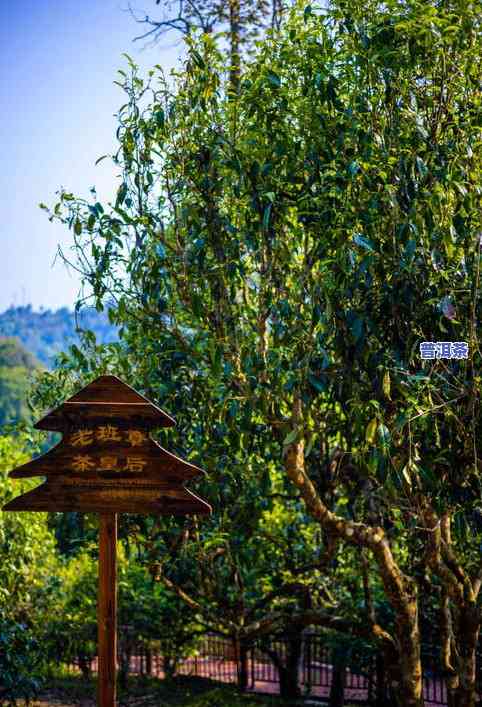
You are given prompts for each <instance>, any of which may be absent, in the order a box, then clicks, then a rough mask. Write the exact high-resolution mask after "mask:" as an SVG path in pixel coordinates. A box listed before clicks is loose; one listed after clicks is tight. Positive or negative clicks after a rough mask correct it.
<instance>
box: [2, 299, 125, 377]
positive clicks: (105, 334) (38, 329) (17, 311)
mask: <svg viewBox="0 0 482 707" xmlns="http://www.w3.org/2000/svg"><path fill="white" fill-rule="evenodd" d="M77 326H78V327H80V328H81V329H89V330H90V331H92V332H93V333H94V334H95V335H96V337H97V339H98V341H99V342H100V343H107V342H109V341H115V340H116V338H117V332H116V328H115V326H113V325H112V324H111V323H110V322H109V320H108V317H107V315H106V314H104V313H101V312H97V311H96V310H95V309H93V308H87V309H84V310H83V311H82V313H80V314H78V321H77V322H76V320H75V315H74V313H73V312H72V311H71V310H69V309H67V307H62V308H60V309H57V310H55V311H51V310H49V309H41V310H40V311H39V312H36V311H34V310H33V309H32V307H31V305H27V306H24V307H9V308H8V309H7V310H5V311H4V312H2V313H1V314H0V337H14V336H15V337H18V339H20V341H21V343H22V344H23V346H24V347H25V348H26V349H27V350H28V351H29V352H30V353H32V354H33V355H34V356H35V357H36V358H38V360H39V361H41V362H42V363H43V365H44V366H46V367H47V368H51V367H52V366H53V364H54V359H55V357H56V356H57V354H59V353H60V352H61V351H64V350H66V349H67V348H68V346H69V345H71V344H75V343H78V333H77Z"/></svg>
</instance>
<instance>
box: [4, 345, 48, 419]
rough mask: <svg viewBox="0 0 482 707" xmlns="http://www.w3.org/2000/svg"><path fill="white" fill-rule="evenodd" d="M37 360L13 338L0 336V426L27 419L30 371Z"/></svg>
mask: <svg viewBox="0 0 482 707" xmlns="http://www.w3.org/2000/svg"><path fill="white" fill-rule="evenodd" d="M39 366H40V363H39V361H38V360H37V359H36V358H35V356H33V355H32V354H31V353H30V352H29V351H27V350H26V349H25V348H24V347H23V346H22V344H21V343H20V341H19V340H18V339H15V338H5V339H2V338H0V426H2V425H5V424H9V423H13V422H18V421H20V420H27V419H28V417H29V409H28V407H27V403H26V398H27V390H28V386H29V382H30V373H31V372H32V371H33V370H35V368H38V367H39Z"/></svg>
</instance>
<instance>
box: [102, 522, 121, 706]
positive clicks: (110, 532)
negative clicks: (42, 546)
mask: <svg viewBox="0 0 482 707" xmlns="http://www.w3.org/2000/svg"><path fill="white" fill-rule="evenodd" d="M116 546H117V513H99V596H98V603H97V624H98V635H99V638H98V682H97V704H98V705H99V707H115V704H116V667H117V626H116V622H117V586H116V573H117V556H116V550H117V547H116Z"/></svg>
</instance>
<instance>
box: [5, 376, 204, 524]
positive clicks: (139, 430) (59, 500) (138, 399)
mask: <svg viewBox="0 0 482 707" xmlns="http://www.w3.org/2000/svg"><path fill="white" fill-rule="evenodd" d="M174 424H175V421H174V420H173V418H172V417H170V416H169V415H168V414H167V413H165V412H164V411H163V410H161V409H160V408H158V407H157V406H156V405H154V404H153V403H151V402H150V401H149V400H147V398H145V397H144V396H142V395H140V393H138V392H137V391H135V390H134V389H133V388H131V387H130V386H128V385H126V384H125V383H123V382H122V381H121V380H120V379H119V378H117V377H116V376H100V378H97V379H96V380H94V381H93V382H92V383H90V384H89V385H87V386H86V387H85V388H83V389H82V390H81V391H79V392H78V393H76V395H74V396H72V397H71V398H69V399H68V400H66V401H65V402H64V403H63V404H62V405H60V406H59V407H58V408H56V409H55V410H52V411H51V412H49V413H48V414H47V415H46V416H45V417H43V418H42V419H41V420H40V421H39V422H37V424H36V425H35V427H36V428H38V429H41V430H54V431H57V432H61V433H62V440H61V441H60V442H59V444H57V446H55V447H53V448H52V449H51V450H50V451H48V452H47V453H46V454H44V455H43V456H41V457H39V458H37V459H33V460H32V461H30V462H28V463H27V464H24V465H23V466H20V467H18V468H17V469H14V470H13V471H11V472H10V477H12V478H15V479H18V478H25V477H33V476H43V477H46V481H45V482H44V483H43V484H41V485H40V486H38V487H37V488H35V489H33V491H29V492H28V493H25V494H24V495H22V496H19V497H17V498H15V499H13V500H12V501H10V503H8V504H7V505H6V506H4V509H3V510H7V511H79V512H98V513H110V512H112V513H154V514H169V515H171V514H173V515H179V514H181V515H184V514H189V513H210V512H211V507H210V506H209V504H207V503H206V502H205V501H203V500H202V499H201V498H199V497H198V496H196V495H195V494H193V493H192V492H191V491H188V490H187V489H186V488H184V484H185V483H186V481H188V480H189V479H192V478H194V477H196V476H198V475H199V474H203V473H204V472H203V471H202V469H200V468H199V467H197V466H194V465H193V464H190V463H189V462H186V461H184V460H183V459H181V458H179V457H177V456H176V455H175V454H172V453H171V452H168V451H167V450H165V449H163V448H162V447H161V445H160V444H158V443H157V442H155V441H154V440H153V439H151V437H150V436H149V432H150V430H152V429H153V428H156V427H169V426H172V425H174Z"/></svg>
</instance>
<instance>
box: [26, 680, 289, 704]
mask: <svg viewBox="0 0 482 707" xmlns="http://www.w3.org/2000/svg"><path fill="white" fill-rule="evenodd" d="M94 696H95V683H94V682H92V681H85V680H82V679H81V678H77V677H70V678H64V679H56V680H55V681H54V684H51V685H50V687H49V688H48V689H45V690H43V691H42V692H41V695H40V697H39V699H36V700H34V701H33V702H31V703H30V705H29V707H95V705H96V701H95V699H94ZM290 704H291V705H293V702H292V701H291V702H290ZM267 705H271V707H274V706H275V705H276V706H277V707H281V706H282V705H286V703H284V702H283V701H282V700H280V698H279V697H264V696H263V697H261V696H257V695H241V694H239V693H238V692H237V691H236V690H235V689H233V688H232V687H225V686H222V687H220V686H219V684H217V683H214V682H213V681H211V680H207V679H205V678H191V677H184V676H180V677H179V678H176V679H175V680H174V681H172V682H171V683H168V682H167V681H163V680H156V679H149V678H138V677H135V678H132V679H130V680H129V686H128V690H127V691H122V690H120V691H119V694H118V707H181V706H182V707H261V706H265V707H266V706H267ZM17 706H18V707H26V706H25V702H23V701H20V700H19V701H17Z"/></svg>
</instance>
